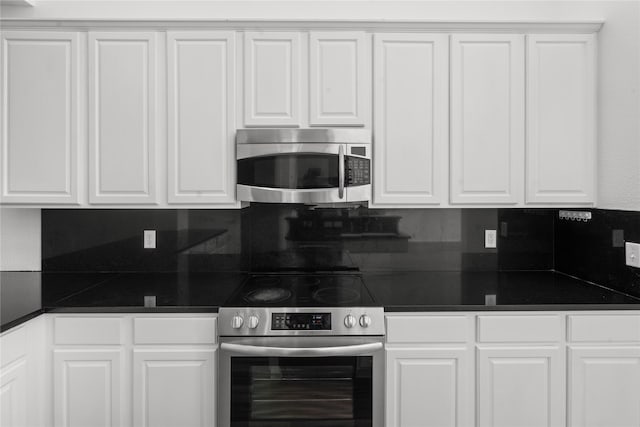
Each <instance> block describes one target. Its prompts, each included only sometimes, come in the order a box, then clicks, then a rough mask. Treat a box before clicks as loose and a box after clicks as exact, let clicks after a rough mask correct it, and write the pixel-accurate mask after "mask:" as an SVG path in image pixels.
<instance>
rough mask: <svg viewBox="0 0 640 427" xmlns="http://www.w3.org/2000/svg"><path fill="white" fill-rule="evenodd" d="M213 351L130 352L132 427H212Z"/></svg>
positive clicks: (214, 354) (213, 397)
mask: <svg viewBox="0 0 640 427" xmlns="http://www.w3.org/2000/svg"><path fill="white" fill-rule="evenodd" d="M215 366H216V350H214V349H204V350H179V349H178V350H176V349H153V350H146V349H144V350H140V349H134V351H133V425H134V426H145V427H146V426H150V427H171V426H176V427H177V426H180V427H206V426H213V425H215V401H216V400H215Z"/></svg>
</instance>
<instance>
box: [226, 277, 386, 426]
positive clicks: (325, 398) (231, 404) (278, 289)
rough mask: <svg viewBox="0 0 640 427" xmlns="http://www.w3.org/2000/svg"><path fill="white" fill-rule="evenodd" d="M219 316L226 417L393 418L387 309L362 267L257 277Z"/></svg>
mask: <svg viewBox="0 0 640 427" xmlns="http://www.w3.org/2000/svg"><path fill="white" fill-rule="evenodd" d="M218 320H219V335H220V349H221V354H220V381H219V390H218V413H219V418H218V422H219V425H220V426H233V427H239V426H254V427H267V426H269V427H270V426H298V427H300V426H309V427H311V426H313V427H321V426H327V427H328V426H332V427H335V426H338V427H341V426H344V427H346V426H350V427H352V426H375V427H381V426H382V425H383V409H382V408H383V398H384V395H383V390H384V387H383V384H384V353H383V341H384V312H383V308H382V307H381V306H379V305H377V304H376V303H375V301H374V299H373V298H372V297H371V295H370V293H369V291H368V290H367V288H366V286H365V285H364V282H363V280H362V278H361V276H359V275H357V274H264V275H256V276H251V277H250V278H249V279H248V280H247V281H246V282H245V284H244V285H243V286H242V287H241V289H240V290H239V291H238V292H237V293H236V294H235V295H234V296H232V297H231V299H230V300H229V301H228V302H227V304H226V306H225V307H223V308H221V309H220V312H219V318H218Z"/></svg>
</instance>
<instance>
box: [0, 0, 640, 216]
mask: <svg viewBox="0 0 640 427" xmlns="http://www.w3.org/2000/svg"><path fill="white" fill-rule="evenodd" d="M0 14H1V15H2V16H3V18H5V19H7V18H22V19H122V18H126V19H140V20H144V19H168V20H176V19H199V20H203V19H266V20H269V19H309V20H314V19H374V20H375V19H387V20H453V21H456V20H517V21H535V20H554V21H571V20H604V21H605V25H604V27H603V29H602V31H601V33H600V38H599V46H600V55H599V64H598V82H599V93H598V95H599V106H600V108H599V115H598V128H599V132H598V143H599V149H598V157H599V173H598V191H599V203H598V207H601V208H607V209H627V210H640V2H638V1H637V0H628V1H616V0H609V1H607V0H605V1H582V0H574V1H533V0H528V1H517V0H506V1H484V0H475V1H455V0H451V1H429V0H414V1H389V0H351V1H348V0H289V1H271V0H234V1H228V0H226V1H222V0H199V1H176V0H138V1H124V0H111V1H105V0H79V1H56V0H37V2H36V7H32V8H30V7H4V8H2V9H1V10H0Z"/></svg>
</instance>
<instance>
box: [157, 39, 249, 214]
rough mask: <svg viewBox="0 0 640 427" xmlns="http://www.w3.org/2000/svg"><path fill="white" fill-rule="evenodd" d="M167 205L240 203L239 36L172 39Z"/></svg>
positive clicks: (169, 57)
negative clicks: (237, 153) (236, 145)
mask: <svg viewBox="0 0 640 427" xmlns="http://www.w3.org/2000/svg"><path fill="white" fill-rule="evenodd" d="M167 60H168V70H167V71H168V72H167V78H168V85H167V88H168V91H169V93H168V100H169V105H168V115H169V117H168V119H169V120H168V132H169V135H168V144H169V146H168V201H169V203H223V204H225V203H226V204H232V203H235V171H236V169H235V150H234V141H235V140H234V136H235V121H234V119H235V114H234V111H235V102H234V101H235V99H234V94H235V91H234V88H235V75H236V67H235V34H234V33H233V32H225V31H218V32H216V31H203V32H200V31H185V32H169V33H168V34H167Z"/></svg>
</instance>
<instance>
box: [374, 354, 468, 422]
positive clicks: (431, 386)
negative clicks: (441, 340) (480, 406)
mask: <svg viewBox="0 0 640 427" xmlns="http://www.w3.org/2000/svg"><path fill="white" fill-rule="evenodd" d="M470 352H471V350H469V349H468V348H466V347H452V348H446V349H442V348H387V368H386V372H387V373H386V375H387V381H386V384H387V385H386V388H387V390H386V425H388V426H395V427H417V426H421V427H427V426H438V427H449V426H451V427H453V426H457V427H466V426H470V425H473V398H472V392H473V390H472V387H473V385H472V384H473V383H472V381H470V378H471V376H472V372H473V371H472V366H473V365H472V363H471V356H470V354H469V353H470Z"/></svg>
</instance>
